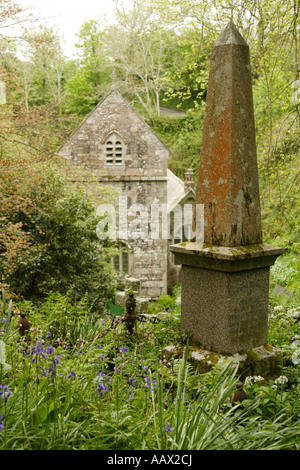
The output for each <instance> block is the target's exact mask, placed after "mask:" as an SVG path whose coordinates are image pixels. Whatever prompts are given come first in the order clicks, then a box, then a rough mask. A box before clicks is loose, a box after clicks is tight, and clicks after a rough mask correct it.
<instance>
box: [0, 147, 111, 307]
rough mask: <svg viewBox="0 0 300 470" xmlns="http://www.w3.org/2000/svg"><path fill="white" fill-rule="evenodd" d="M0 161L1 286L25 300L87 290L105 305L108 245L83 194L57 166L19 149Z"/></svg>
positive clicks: (108, 287)
mask: <svg viewBox="0 0 300 470" xmlns="http://www.w3.org/2000/svg"><path fill="white" fill-rule="evenodd" d="M7 150H9V149H7ZM0 165H1V173H0V187H1V200H2V204H1V208H0V226H1V231H0V256H1V261H2V262H1V265H0V280H1V283H2V285H4V286H8V288H9V290H10V291H11V292H12V293H14V294H15V295H18V296H21V297H23V298H27V299H29V298H43V296H45V295H46V294H47V293H49V292H50V291H58V292H60V293H62V294H65V293H66V292H68V291H69V290H71V289H72V295H73V296H74V297H76V298H80V297H83V296H84V295H85V294H87V295H88V297H89V299H90V301H91V302H95V301H96V300H97V302H96V305H98V306H103V305H105V302H106V299H107V298H108V297H109V296H111V295H112V293H113V290H114V287H115V275H114V271H113V267H112V263H111V257H112V249H111V247H110V246H109V244H107V243H106V244H104V243H100V241H99V239H98V237H97V234H96V227H97V223H98V221H99V217H96V215H95V208H94V204H93V202H92V199H91V198H90V197H89V196H88V194H87V192H85V191H83V190H80V189H79V188H78V187H77V186H75V185H73V184H72V183H68V182H67V181H66V179H65V177H64V176H63V173H62V171H61V169H60V168H59V166H54V164H53V163H52V164H51V165H49V162H48V161H47V162H44V161H37V159H36V158H35V159H33V158H32V157H30V156H28V155H27V154H26V153H24V152H22V160H20V159H19V158H16V157H14V156H13V155H12V154H11V153H10V154H9V153H7V154H6V155H5V156H4V157H2V158H1V160H0ZM100 194H101V193H100Z"/></svg>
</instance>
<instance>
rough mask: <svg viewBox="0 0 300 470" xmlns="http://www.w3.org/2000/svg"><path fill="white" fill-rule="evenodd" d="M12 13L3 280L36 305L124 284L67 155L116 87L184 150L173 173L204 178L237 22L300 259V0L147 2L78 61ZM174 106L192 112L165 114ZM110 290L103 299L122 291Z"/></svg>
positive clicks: (4, 49)
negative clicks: (207, 123)
mask: <svg viewBox="0 0 300 470" xmlns="http://www.w3.org/2000/svg"><path fill="white" fill-rule="evenodd" d="M0 8H1V15H0V21H1V24H0V28H1V32H2V34H1V40H0V48H1V56H0V57H1V59H0V60H1V62H0V64H1V65H0V67H1V86H2V88H1V89H2V90H3V92H2V104H1V106H0V112H1V121H0V122H1V128H0V138H1V139H0V140H1V142H0V143H1V157H0V158H1V175H0V178H1V201H2V203H1V208H0V211H1V214H0V215H1V217H0V223H1V233H0V253H1V261H2V262H1V267H0V274H1V282H2V284H3V285H4V286H6V288H8V289H9V290H11V291H12V292H14V293H16V294H17V295H21V296H25V297H32V296H36V295H37V296H40V295H43V294H44V293H45V292H48V291H49V290H53V289H54V290H56V289H58V290H61V291H62V292H65V291H66V290H68V289H69V288H70V287H73V288H74V291H78V294H79V295H83V293H85V292H90V294H91V296H92V297H93V296H95V295H96V294H97V292H96V291H97V289H98V290H99V287H96V284H97V285H98V284H99V283H98V282H96V278H95V276H96V277H97V276H99V273H101V276H102V275H103V276H104V278H106V279H107V280H109V282H108V284H109V285H113V284H114V279H113V278H114V274H113V273H111V272H110V268H109V267H107V266H106V264H105V259H106V258H107V256H108V255H109V254H110V253H109V250H110V247H107V246H106V247H104V246H101V247H99V246H98V245H97V240H96V238H95V230H94V228H95V224H96V219H94V215H93V201H92V200H91V199H90V198H89V197H88V196H87V195H86V194H85V193H84V192H83V191H82V190H78V188H74V187H72V185H71V184H70V183H67V182H66V180H65V178H64V169H63V164H62V162H60V161H59V159H58V158H57V156H56V154H55V152H56V150H57V149H58V148H59V146H60V145H61V144H62V143H63V142H64V139H66V137H67V136H68V135H69V134H70V132H71V131H72V129H74V128H75V126H77V125H78V123H79V122H80V120H82V119H83V117H84V116H85V115H86V114H87V113H88V112H90V111H91V110H92V109H93V107H94V106H95V105H96V104H97V103H98V102H99V100H100V99H101V97H103V96H104V95H105V94H106V93H107V92H108V91H109V90H110V89H111V86H112V85H114V86H115V87H116V89H117V90H119V91H120V92H121V93H122V94H123V96H124V97H125V98H126V99H127V100H128V101H129V102H130V103H132V105H133V106H135V107H136V108H137V110H138V111H139V113H140V114H141V115H142V116H144V118H145V119H146V120H147V121H148V123H149V124H150V125H151V126H152V127H153V128H154V130H155V131H156V132H157V133H158V135H159V136H160V137H161V138H162V139H163V141H164V142H165V143H166V144H167V145H168V146H169V147H170V149H171V150H172V153H173V155H172V158H171V160H170V162H169V167H170V169H171V170H172V171H174V172H175V173H176V174H177V175H178V176H183V172H184V170H185V169H186V168H189V167H191V168H193V169H194V170H195V176H196V175H197V169H198V164H199V151H200V148H201V129H202V123H203V114H204V108H205V93H206V87H207V80H208V72H209V60H210V52H211V48H212V44H213V42H214V41H215V39H216V38H217V36H218V35H219V34H220V31H221V30H222V29H223V28H224V26H225V25H226V24H227V22H228V20H229V19H231V18H232V19H233V20H234V22H235V24H236V26H237V27H238V29H239V30H240V32H241V34H242V35H243V36H244V38H245V39H246V40H247V42H248V43H249V45H250V49H251V61H252V77H253V93H254V106H255V118H256V132H257V146H258V160H259V171H260V184H261V204H262V211H263V221H264V240H265V241H271V242H273V243H274V242H275V243H276V244H281V245H282V246H284V247H286V248H287V249H288V251H289V252H291V253H292V259H294V260H296V258H297V253H298V252H299V191H298V188H299V181H300V174H299V147H300V138H299V126H300V115H299V102H300V82H299V70H300V65H299V60H300V59H299V47H300V45H299V41H300V33H299V27H300V26H299V22H300V18H299V10H300V2H299V0H288V1H286V0H285V1H283V0H272V1H271V0H249V1H246V2H244V1H243V2H240V1H238V0H225V1H222V2H219V1H213V2H211V1H210V2H207V1H199V2H198V1H197V2H194V1H193V2H191V1H188V0H187V1H186V0H180V1H170V2H162V1H161V0H160V1H158V0H157V1H151V2H147V1H146V2H145V1H141V0H134V1H133V2H132V8H131V9H127V10H124V8H123V6H122V3H121V2H119V1H116V4H115V20H114V23H113V24H106V23H105V21H104V20H101V19H99V20H98V19H93V18H91V19H90V20H87V21H85V22H84V23H83V24H82V26H81V28H80V30H79V31H78V42H77V44H76V48H77V50H78V54H77V57H76V58H75V59H72V60H70V59H69V58H67V57H66V56H65V54H64V49H63V38H61V37H60V35H59V33H58V32H57V31H56V30H55V28H54V27H53V28H45V27H44V26H43V24H41V23H40V22H39V21H38V19H35V18H34V17H32V16H30V15H29V14H27V12H26V11H22V8H21V7H19V6H18V3H17V2H14V1H11V0H2V1H1V4H0ZM26 19H27V21H26ZM24 20H25V21H24ZM18 22H21V23H19V24H22V25H23V27H22V31H23V33H22V35H21V37H18V38H15V37H9V36H6V35H5V31H6V29H5V27H6V26H7V25H9V24H11V23H16V24H18ZM20 55H21V57H22V59H20V58H19V57H20ZM165 107H167V108H169V109H174V110H181V111H183V112H184V114H180V117H173V116H171V117H170V116H168V117H167V116H164V115H163V114H162V113H161V109H163V108H165ZM102 196H103V197H107V194H103V195H102ZM98 197H101V195H100V194H98ZM82 241H83V242H82ZM95 250H96V251H99V250H100V252H99V256H94V254H95ZM294 255H295V256H294ZM95 259H99V260H100V261H99V265H98V264H97V262H95ZM297 260H298V258H297ZM108 272H109V274H108ZM96 273H97V274H96ZM85 279H89V280H85ZM100 281H101V279H100ZM104 284H106V283H104ZM104 284H103V283H101V285H102V287H101V289H102V290H101V292H98V294H101V295H102V294H103V295H107V294H109V292H110V291H111V289H110V287H109V286H106V287H105V286H104Z"/></svg>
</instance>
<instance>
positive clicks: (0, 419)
mask: <svg viewBox="0 0 300 470" xmlns="http://www.w3.org/2000/svg"><path fill="white" fill-rule="evenodd" d="M3 430H4V421H3V416H2V415H0V431H3ZM0 441H1V436H0Z"/></svg>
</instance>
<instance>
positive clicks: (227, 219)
mask: <svg viewBox="0 0 300 470" xmlns="http://www.w3.org/2000/svg"><path fill="white" fill-rule="evenodd" d="M196 204H203V205H204V243H203V244H202V245H199V244H198V243H193V242H189V243H181V244H178V245H173V246H172V247H171V248H170V249H171V251H172V252H173V253H174V254H175V256H176V259H177V261H178V262H179V263H181V264H182V272H181V281H182V299H181V305H182V310H181V329H182V332H184V331H187V330H190V331H191V333H192V343H195V344H197V345H199V346H201V347H203V348H205V349H208V350H212V351H216V352H222V353H239V352H242V351H245V350H249V349H253V348H257V347H260V346H262V345H264V344H266V342H267V333H268V323H267V322H268V299H269V270H270V266H271V265H272V264H273V263H274V262H275V260H276V258H277V257H278V256H279V255H280V254H281V253H282V252H283V249H282V248H278V247H273V246H270V245H266V244H264V243H263V241H262V229H261V211H260V202H259V182H258V169H257V156H256V141H255V124H254V112H253V98H252V83H251V68H250V54H249V47H248V45H247V44H246V42H245V40H244V39H243V37H242V36H241V35H240V33H239V31H238V30H237V29H236V27H235V25H234V24H233V23H232V22H231V21H230V22H229V24H228V25H227V26H226V28H225V29H224V31H223V32H222V34H221V35H220V37H219V38H218V39H217V41H216V42H215V44H214V46H213V50H212V57H211V64H210V74H209V81H208V91H207V101H206V110H205V119H204V128H203V137H202V148H201V154H200V164H199V174H198V183H197V189H196Z"/></svg>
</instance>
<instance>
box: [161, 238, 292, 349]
mask: <svg viewBox="0 0 300 470" xmlns="http://www.w3.org/2000/svg"><path fill="white" fill-rule="evenodd" d="M170 250H171V251H172V252H173V253H174V254H175V257H176V259H177V261H178V262H179V263H181V264H182V272H181V284H182V289H181V331H182V333H184V332H186V331H191V333H192V337H191V342H192V344H195V345H198V346H200V347H202V348H204V349H207V350H211V351H216V352H219V353H229V354H233V353H239V352H241V351H245V350H250V349H253V348H257V347H260V346H262V345H264V344H266V342H267V334H268V302H269V271H270V266H271V265H272V264H274V262H275V260H276V258H277V256H279V255H280V254H281V253H282V252H283V249H282V248H278V247H272V246H270V245H265V244H259V245H249V246H243V247H235V248H232V247H220V246H213V245H210V246H208V245H203V247H202V248H201V245H197V244H196V243H187V244H178V245H173V246H171V247H170Z"/></svg>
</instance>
